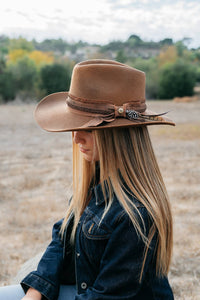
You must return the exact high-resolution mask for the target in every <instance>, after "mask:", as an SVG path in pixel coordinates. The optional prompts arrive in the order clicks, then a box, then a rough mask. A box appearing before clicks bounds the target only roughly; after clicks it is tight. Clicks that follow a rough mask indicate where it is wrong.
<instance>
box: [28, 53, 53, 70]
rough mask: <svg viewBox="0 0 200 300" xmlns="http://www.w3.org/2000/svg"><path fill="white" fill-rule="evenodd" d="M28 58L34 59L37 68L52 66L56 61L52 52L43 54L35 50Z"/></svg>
mask: <svg viewBox="0 0 200 300" xmlns="http://www.w3.org/2000/svg"><path fill="white" fill-rule="evenodd" d="M28 57H29V58H30V59H32V60H33V61H34V62H35V64H36V66H37V67H40V66H42V65H46V64H51V63H53V61H54V57H53V55H52V54H51V53H50V52H42V51H38V50H34V51H32V52H30V53H29V54H28Z"/></svg>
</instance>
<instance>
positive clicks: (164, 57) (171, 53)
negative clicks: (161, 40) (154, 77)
mask: <svg viewBox="0 0 200 300" xmlns="http://www.w3.org/2000/svg"><path fill="white" fill-rule="evenodd" d="M177 59H178V55H177V49H176V47H175V46H169V47H167V48H164V49H163V50H162V51H161V52H160V54H159V55H158V62H159V66H160V67H162V66H163V65H165V64H167V63H175V61H176V60H177Z"/></svg>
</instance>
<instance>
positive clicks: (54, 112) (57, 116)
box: [35, 92, 175, 132]
mask: <svg viewBox="0 0 200 300" xmlns="http://www.w3.org/2000/svg"><path fill="white" fill-rule="evenodd" d="M67 97H68V92H59V93H54V94H51V95H48V96H46V97H45V98H43V99H42V100H41V101H40V102H39V103H38V105H37V107H36V109H35V119H36V122H37V123H38V125H39V126H40V127H41V128H43V129H45V130H47V131H51V132H52V131H54V132H60V131H79V130H87V129H90V130H92V129H95V130H97V129H103V128H115V127H133V126H142V125H160V124H166V125H172V126H174V125H175V123H174V122H173V121H172V120H170V119H169V118H167V117H165V116H161V117H159V119H160V120H159V121H154V120H145V119H144V120H129V119H125V118H116V119H115V120H114V121H112V122H110V123H106V122H104V123H103V124H101V125H99V126H95V127H88V128H87V127H84V125H85V124H87V123H88V122H89V121H90V120H91V119H92V117H90V116H84V115H81V114H80V113H79V114H76V113H74V112H72V110H70V109H69V108H68V105H67V102H66V100H67ZM143 114H146V115H155V114H156V113H155V112H152V111H150V110H146V111H145V112H144V113H143Z"/></svg>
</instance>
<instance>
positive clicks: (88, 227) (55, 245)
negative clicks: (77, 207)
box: [21, 184, 174, 300]
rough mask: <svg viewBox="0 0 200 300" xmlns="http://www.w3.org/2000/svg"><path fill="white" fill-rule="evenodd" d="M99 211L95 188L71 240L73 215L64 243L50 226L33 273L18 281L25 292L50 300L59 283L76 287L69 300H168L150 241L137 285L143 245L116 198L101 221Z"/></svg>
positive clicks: (145, 217)
mask: <svg viewBox="0 0 200 300" xmlns="http://www.w3.org/2000/svg"><path fill="white" fill-rule="evenodd" d="M131 200H132V201H134V203H135V205H136V206H137V208H138V210H139V212H140V214H141V216H142V218H143V221H144V224H143V223H142V222H141V219H140V218H139V217H138V212H136V217H138V220H139V223H140V225H141V226H142V228H143V230H144V225H145V228H146V233H147V234H148V230H149V228H150V226H151V224H152V222H151V220H150V218H149V215H148V213H147V210H146V208H145V207H143V206H142V205H141V204H140V202H139V201H137V199H135V198H133V197H132V199H131ZM104 208H105V201H104V197H103V192H102V187H101V185H100V184H99V185H96V186H95V187H94V188H92V189H91V200H90V202H89V204H88V206H87V207H86V209H85V211H84V212H83V214H82V216H81V218H80V221H79V224H78V227H77V231H76V237H75V245H74V247H73V246H71V245H70V243H69V237H70V233H71V226H72V224H73V215H71V216H70V217H69V220H68V223H67V227H66V231H65V237H64V240H62V239H61V237H60V233H59V231H60V226H61V224H62V220H61V221H59V222H57V223H56V224H55V225H54V227H53V232H52V241H51V243H50V244H49V246H48V248H47V249H46V252H45V253H44V255H43V257H42V258H41V260H40V262H39V265H38V268H37V270H36V271H33V272H31V273H30V274H28V275H27V276H26V277H25V278H24V279H23V280H22V282H21V285H22V287H23V289H24V290H25V292H26V291H27V289H28V288H29V287H33V288H35V289H37V290H38V291H40V293H41V294H42V295H43V297H44V299H48V300H56V299H57V297H58V293H59V286H60V284H76V286H77V295H76V296H75V300H83V299H85V300H100V299H102V300H104V299H105V300H106V299H108V300H120V299H123V300H126V299H127V300H128V299H129V300H143V299H144V300H172V299H174V298H173V293H172V290H171V287H170V285H169V282H168V279H167V278H166V277H162V278H159V277H157V276H156V271H155V256H154V253H155V247H156V237H155V238H154V239H153V241H152V244H151V247H150V249H149V251H148V255H147V259H146V263H145V266H144V272H143V277H142V281H141V282H140V281H139V276H140V271H141V266H142V262H143V252H144V248H145V245H144V242H143V240H142V239H141V237H140V236H139V235H138V234H137V232H136V230H135V228H134V226H133V225H132V222H131V221H130V218H129V217H128V215H127V213H126V212H125V211H124V209H123V208H122V206H121V205H120V203H119V201H118V199H117V198H116V196H115V195H114V196H113V203H112V206H111V208H110V209H109V211H108V213H107V214H106V215H105V217H104V218H103V220H102V221H101V217H102V214H103V212H104Z"/></svg>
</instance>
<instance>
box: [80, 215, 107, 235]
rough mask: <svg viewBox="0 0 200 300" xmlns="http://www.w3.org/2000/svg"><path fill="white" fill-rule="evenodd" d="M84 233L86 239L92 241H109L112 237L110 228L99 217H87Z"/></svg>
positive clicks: (84, 223)
mask: <svg viewBox="0 0 200 300" xmlns="http://www.w3.org/2000/svg"><path fill="white" fill-rule="evenodd" d="M82 231H83V234H84V236H85V237H86V238H88V239H91V240H105V239H109V237H110V235H111V230H110V228H109V227H108V226H107V225H106V224H105V223H104V222H103V221H102V222H101V220H100V218H99V217H98V216H97V215H87V216H86V218H85V220H84V222H83V225H82Z"/></svg>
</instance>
